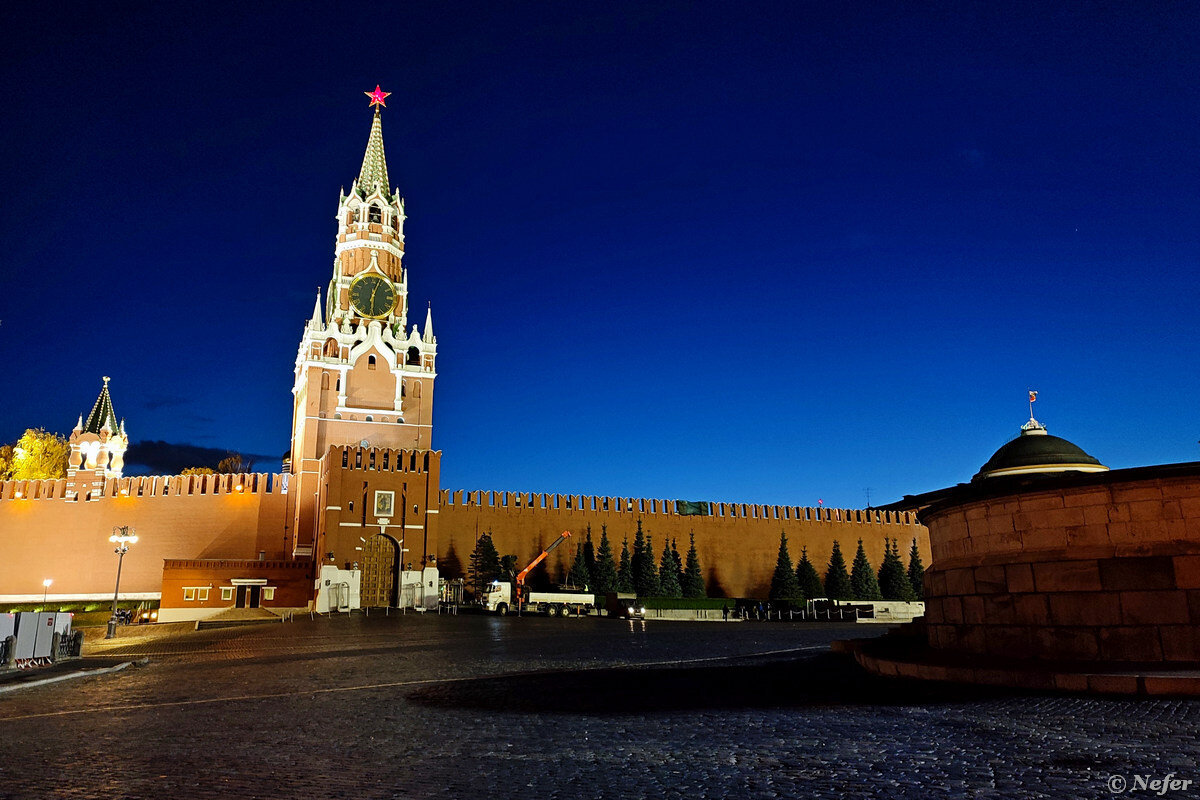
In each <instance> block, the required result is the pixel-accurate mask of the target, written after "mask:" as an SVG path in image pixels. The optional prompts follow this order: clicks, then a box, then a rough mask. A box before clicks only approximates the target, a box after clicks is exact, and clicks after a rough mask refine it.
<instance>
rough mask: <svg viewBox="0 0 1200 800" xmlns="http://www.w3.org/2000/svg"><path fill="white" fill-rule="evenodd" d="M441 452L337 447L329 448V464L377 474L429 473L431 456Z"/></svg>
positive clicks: (348, 446)
mask: <svg viewBox="0 0 1200 800" xmlns="http://www.w3.org/2000/svg"><path fill="white" fill-rule="evenodd" d="M433 453H436V454H437V455H438V456H440V455H441V451H440V450H419V449H411V448H392V447H358V446H351V445H335V446H333V447H330V448H329V457H328V463H329V464H330V465H331V466H334V467H335V468H336V467H337V466H338V465H340V468H341V469H357V470H369V471H377V472H416V473H424V472H429V459H430V457H431V454H433Z"/></svg>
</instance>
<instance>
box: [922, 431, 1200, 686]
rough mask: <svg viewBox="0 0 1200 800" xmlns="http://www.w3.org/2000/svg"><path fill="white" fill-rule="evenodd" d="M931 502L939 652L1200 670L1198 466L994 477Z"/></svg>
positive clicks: (929, 576) (931, 634)
mask: <svg viewBox="0 0 1200 800" xmlns="http://www.w3.org/2000/svg"><path fill="white" fill-rule="evenodd" d="M1006 447H1007V445H1006ZM1072 447H1073V445H1072ZM1076 449H1077V448H1076ZM1003 450H1004V448H1001V451H1002V452H1003ZM1079 452H1082V451H1079ZM998 455H999V454H998ZM1085 455H1086V454H1085ZM989 463H991V462H989ZM982 472H984V471H981V473H982ZM912 499H913V500H917V499H919V498H912ZM924 501H925V502H923V503H922V505H923V508H922V509H921V511H920V519H921V521H922V522H923V523H924V524H925V525H926V526H927V527H928V529H929V539H930V547H931V551H932V563H931V566H930V569H929V570H928V571H927V572H926V574H925V603H926V612H925V621H926V631H927V636H928V641H929V645H930V646H931V647H932V648H934V649H935V650H942V651H954V652H959V653H969V654H973V655H979V656H1003V657H1012V658H1033V659H1055V660H1060V661H1061V660H1071V661H1109V662H1200V463H1197V462H1193V463H1186V464H1168V465H1161V466H1152V467H1139V468H1134V469H1122V470H1113V471H1097V472H1091V473H1081V472H1078V471H1061V472H1054V473H1043V474H1023V475H1008V476H1002V477H987V478H984V479H977V480H975V481H973V482H972V483H970V484H965V485H960V486H957V487H954V488H952V489H948V490H943V491H942V492H935V493H932V494H931V495H926V496H924Z"/></svg>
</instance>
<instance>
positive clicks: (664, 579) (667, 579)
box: [658, 541, 683, 597]
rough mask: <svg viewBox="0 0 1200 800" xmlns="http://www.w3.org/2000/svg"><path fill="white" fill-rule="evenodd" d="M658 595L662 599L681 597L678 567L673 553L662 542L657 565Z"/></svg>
mask: <svg viewBox="0 0 1200 800" xmlns="http://www.w3.org/2000/svg"><path fill="white" fill-rule="evenodd" d="M658 593H659V595H660V596H662V597H682V596H683V587H681V586H680V585H679V565H678V564H676V563H675V553H673V552H672V550H671V544H670V543H669V542H665V541H664V542H663V552H662V560H661V561H660V562H659V565H658Z"/></svg>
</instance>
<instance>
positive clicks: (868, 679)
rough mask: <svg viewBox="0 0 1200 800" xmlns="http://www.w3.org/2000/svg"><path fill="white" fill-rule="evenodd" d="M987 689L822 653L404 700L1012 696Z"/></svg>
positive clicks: (589, 704)
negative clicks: (910, 676)
mask: <svg viewBox="0 0 1200 800" xmlns="http://www.w3.org/2000/svg"><path fill="white" fill-rule="evenodd" d="M1012 694H1014V692H1011V691H1006V690H1000V689H994V690H993V689H988V688H984V687H973V686H959V685H953V684H939V683H932V682H926V681H913V680H902V679H896V678H881V677H878V676H874V675H871V674H869V673H867V672H866V671H864V670H863V669H862V668H861V667H859V666H858V664H856V663H855V662H854V661H853V660H852V659H851V658H849V657H848V656H843V655H836V654H823V655H819V656H815V657H811V658H804V659H789V660H785V661H771V662H767V663H754V664H738V665H730V666H704V667H680V668H670V667H653V668H637V667H620V668H610V669H596V670H580V671H575V672H561V671H560V672H536V673H523V674H519V675H501V676H496V677H489V678H473V679H471V680H465V681H450V682H446V683H439V684H435V685H433V686H428V687H424V688H421V689H418V690H416V691H414V692H412V693H410V694H409V695H408V699H409V700H410V701H411V702H413V703H416V704H418V705H423V706H429V707H434V708H458V709H478V710H484V711H516V712H531V713H533V712H536V713H555V712H558V713H567V714H604V713H610V714H633V713H636V714H643V713H646V712H666V711H693V710H702V709H735V708H736V709H744V708H781V707H804V706H839V705H845V706H862V705H927V704H936V703H955V702H969V701H975V700H980V699H986V698H992V697H1003V696H1011V695H1012Z"/></svg>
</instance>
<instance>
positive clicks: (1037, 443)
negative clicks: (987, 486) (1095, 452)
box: [971, 425, 1108, 481]
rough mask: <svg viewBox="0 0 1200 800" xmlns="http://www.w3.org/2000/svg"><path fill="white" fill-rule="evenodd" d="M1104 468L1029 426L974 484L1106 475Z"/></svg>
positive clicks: (985, 467) (977, 475)
mask: <svg viewBox="0 0 1200 800" xmlns="http://www.w3.org/2000/svg"><path fill="white" fill-rule="evenodd" d="M1107 469H1108V467H1106V466H1104V465H1103V464H1101V463H1100V462H1099V460H1097V459H1096V458H1093V457H1092V456H1089V455H1088V454H1087V453H1085V452H1084V451H1083V450H1082V449H1081V448H1080V447H1078V446H1076V445H1074V444H1071V443H1070V442H1068V441H1067V440H1066V439H1063V438H1061V437H1058V436H1051V435H1050V434H1048V433H1046V429H1045V428H1043V427H1041V426H1040V425H1038V426H1037V427H1029V426H1026V427H1025V428H1023V429H1022V430H1021V435H1020V436H1018V437H1017V438H1015V439H1013V440H1012V441H1011V442H1009V443H1008V444H1006V445H1004V446H1003V447H1001V448H1000V449H999V450H997V451H996V452H995V454H994V455H993V456H992V457H991V458H990V459H988V462H987V463H986V464H984V465H983V467H982V468H980V470H979V472H977V473H975V477H973V478H972V479H971V480H973V481H977V480H980V479H982V478H991V477H995V476H998V475H1014V474H1022V475H1028V474H1031V473H1038V472H1069V471H1076V472H1104V471H1106V470H1107Z"/></svg>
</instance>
